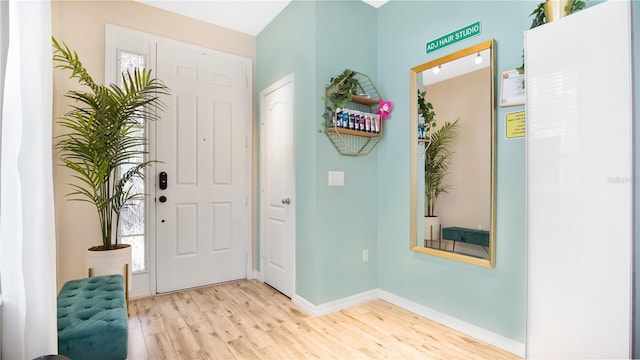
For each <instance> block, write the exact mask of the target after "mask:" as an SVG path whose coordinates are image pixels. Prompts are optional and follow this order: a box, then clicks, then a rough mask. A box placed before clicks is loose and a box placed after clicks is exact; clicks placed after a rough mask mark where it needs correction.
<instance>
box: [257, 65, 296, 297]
mask: <svg viewBox="0 0 640 360" xmlns="http://www.w3.org/2000/svg"><path fill="white" fill-rule="evenodd" d="M260 99H261V102H260V103H261V108H260V119H261V123H260V126H261V128H260V133H261V154H262V159H261V164H262V171H261V184H262V185H261V200H260V202H261V204H262V205H261V216H260V219H261V233H262V235H261V237H260V238H261V239H262V246H261V252H260V253H261V261H260V264H261V270H262V272H263V276H264V281H265V282H266V283H267V284H269V285H271V286H273V287H274V288H276V289H277V290H279V291H280V292H282V293H283V294H285V295H287V296H289V297H291V296H292V295H293V293H294V276H295V268H294V255H295V253H294V251H295V246H294V245H295V240H294V239H295V237H294V234H295V218H294V214H295V199H294V196H293V195H294V192H295V191H294V190H295V189H294V184H295V182H294V166H293V161H294V157H293V150H294V149H293V75H289V76H287V77H285V78H284V79H282V80H280V81H278V82H277V83H275V84H273V85H271V86H270V87H268V88H267V89H265V90H263V91H262V92H261V93H260Z"/></svg>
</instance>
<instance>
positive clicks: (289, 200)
mask: <svg viewBox="0 0 640 360" xmlns="http://www.w3.org/2000/svg"><path fill="white" fill-rule="evenodd" d="M282 203H283V204H284V205H289V204H291V199H289V198H285V199H282Z"/></svg>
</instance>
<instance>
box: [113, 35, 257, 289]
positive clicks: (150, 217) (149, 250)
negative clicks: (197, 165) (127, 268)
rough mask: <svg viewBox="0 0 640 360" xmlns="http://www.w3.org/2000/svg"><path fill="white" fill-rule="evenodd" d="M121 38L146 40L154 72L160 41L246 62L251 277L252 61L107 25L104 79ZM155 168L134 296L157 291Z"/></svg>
mask: <svg viewBox="0 0 640 360" xmlns="http://www.w3.org/2000/svg"><path fill="white" fill-rule="evenodd" d="M122 39H127V40H130V39H134V40H135V41H140V42H144V43H146V44H147V45H148V49H149V53H148V56H149V66H151V68H152V70H153V71H154V72H155V70H156V69H157V67H158V66H157V65H158V63H157V58H156V53H157V44H158V43H164V44H169V45H172V46H177V47H182V48H185V49H189V50H194V51H200V52H202V53H204V54H207V55H213V56H217V57H221V58H224V59H227V60H231V61H238V62H240V63H242V64H244V66H245V69H246V73H245V76H246V89H245V97H246V106H245V108H244V112H245V114H244V118H245V119H246V120H245V132H244V136H245V148H246V155H245V170H246V174H247V179H246V184H245V196H246V200H245V204H246V209H245V211H246V214H247V220H248V222H249V224H250V226H251V228H252V229H251V230H250V231H249V232H248V236H247V238H246V239H245V240H244V242H243V248H244V252H245V259H247V261H246V277H247V278H248V279H249V278H251V277H252V272H253V263H252V261H251V258H252V257H253V253H254V248H253V246H252V243H253V241H252V237H253V235H252V234H253V233H254V230H253V228H254V226H255V225H254V221H253V219H252V218H253V209H254V207H255V206H256V204H255V198H254V197H253V192H252V189H253V187H254V178H255V176H254V172H253V167H252V159H253V156H254V153H253V141H251V139H252V136H253V96H252V94H253V91H252V89H253V61H252V60H251V59H249V58H246V57H243V56H240V55H235V54H230V53H226V52H222V51H220V50H215V49H210V48H206V47H203V46H199V45H195V44H190V43H187V42H184V41H178V40H173V39H169V38H165V37H163V36H160V35H155V34H150V33H146V32H143V31H138V30H133V29H129V28H126V27H122V26H118V25H113V24H109V23H107V24H105V80H106V81H105V82H113V81H114V79H115V76H116V75H117V74H116V65H115V59H116V55H117V44H118V41H119V40H120V41H122ZM148 131H149V144H150V145H153V144H156V125H155V124H154V123H150V124H149V128H148ZM149 157H150V158H152V159H155V158H156V149H155V146H149ZM155 173H156V170H155V167H154V166H153V164H152V165H151V166H150V167H149V168H148V174H153V176H147V177H146V179H145V186H146V187H147V193H148V194H149V196H147V197H146V199H145V206H146V209H147V214H146V215H147V221H146V224H145V232H146V233H145V234H146V236H145V257H146V259H147V271H146V272H140V273H136V274H133V279H132V285H131V287H132V294H131V298H134V299H135V298H141V297H145V296H149V295H155V294H157V246H156V245H157V239H156V214H155V201H154V199H155V197H156V192H157V190H158V189H157V186H156V176H155Z"/></svg>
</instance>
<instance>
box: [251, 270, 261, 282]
mask: <svg viewBox="0 0 640 360" xmlns="http://www.w3.org/2000/svg"><path fill="white" fill-rule="evenodd" d="M247 280H258V281H260V282H264V281H263V278H262V273H261V272H260V271H252V272H250V273H248V274H247Z"/></svg>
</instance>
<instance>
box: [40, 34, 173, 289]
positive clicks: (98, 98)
mask: <svg viewBox="0 0 640 360" xmlns="http://www.w3.org/2000/svg"><path fill="white" fill-rule="evenodd" d="M52 41H53V47H54V53H53V60H54V62H56V63H57V65H56V68H60V69H63V70H68V71H70V78H74V79H77V81H78V83H79V84H80V85H82V86H83V87H85V88H86V90H69V91H67V93H66V94H65V96H66V97H67V98H69V99H71V100H73V101H74V103H73V105H71V110H69V111H68V112H67V113H66V114H65V115H64V116H62V117H61V118H60V119H58V124H60V126H61V127H62V128H63V129H64V130H65V133H64V134H62V135H60V136H59V137H58V138H57V143H56V149H57V150H58V155H59V157H60V160H61V162H62V164H61V165H62V166H64V167H66V168H68V169H69V170H71V172H72V174H73V175H72V177H73V178H74V180H75V182H74V183H71V184H69V186H70V187H71V190H70V192H69V193H68V194H67V196H68V197H69V199H70V200H74V201H85V202H89V203H91V204H92V205H93V206H94V207H95V209H96V210H97V216H98V219H99V223H100V230H101V235H102V244H101V245H97V246H93V247H91V248H89V249H88V251H87V266H88V267H89V269H93V270H94V274H95V275H103V274H111V273H120V274H122V273H123V269H124V268H125V267H128V268H129V269H128V271H127V272H128V274H126V277H125V279H126V280H127V282H128V283H129V284H130V281H128V280H130V277H131V271H130V264H131V247H130V246H129V245H127V244H120V243H118V238H117V235H118V226H119V223H120V214H121V211H122V210H123V209H125V208H126V207H127V206H131V203H132V201H134V200H139V199H141V198H142V197H143V196H144V194H141V193H139V192H138V191H136V189H135V186H134V180H135V179H143V178H144V169H145V168H146V167H147V166H149V164H151V162H152V161H151V160H148V159H147V160H145V159H144V158H145V157H146V154H147V151H146V146H147V142H148V141H147V138H146V137H145V136H144V135H142V134H144V132H143V131H141V129H143V128H144V122H145V121H153V120H156V119H158V117H159V115H158V109H159V108H162V107H163V104H162V102H161V101H160V98H159V96H160V95H164V94H168V88H167V87H166V86H165V85H164V84H163V83H162V82H161V81H159V80H157V79H155V78H152V77H151V71H150V70H144V69H142V70H138V69H136V70H134V71H133V73H126V74H123V76H122V86H117V85H115V84H110V85H108V86H105V85H101V84H97V83H96V82H95V81H94V80H93V78H92V77H91V75H90V74H89V73H88V72H87V69H85V68H84V66H83V65H82V63H81V61H80V60H79V58H78V54H77V53H76V52H75V51H72V50H70V49H69V48H68V47H67V45H66V44H64V43H63V44H60V43H59V42H58V41H57V40H56V39H55V38H53V39H52ZM122 261H124V262H125V264H126V265H124V264H122ZM128 288H129V287H128V286H127V289H128Z"/></svg>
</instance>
